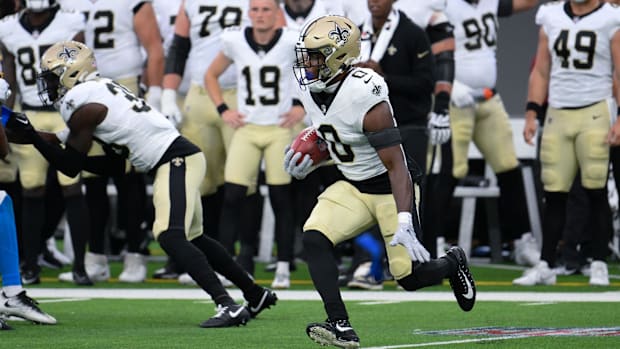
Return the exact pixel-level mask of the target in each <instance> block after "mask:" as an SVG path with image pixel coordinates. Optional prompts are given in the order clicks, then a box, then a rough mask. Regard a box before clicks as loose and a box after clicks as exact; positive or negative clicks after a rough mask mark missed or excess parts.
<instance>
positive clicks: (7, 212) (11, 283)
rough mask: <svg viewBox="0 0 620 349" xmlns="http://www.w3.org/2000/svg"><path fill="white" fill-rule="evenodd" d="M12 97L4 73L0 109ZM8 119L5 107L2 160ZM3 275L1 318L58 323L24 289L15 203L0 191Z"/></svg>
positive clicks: (1, 324) (0, 264)
mask: <svg viewBox="0 0 620 349" xmlns="http://www.w3.org/2000/svg"><path fill="white" fill-rule="evenodd" d="M10 95H11V89H10V88H9V84H8V83H7V82H6V80H4V79H3V78H2V73H1V72H0V105H1V104H4V103H5V102H6V100H7V99H8V98H9V96H10ZM8 116H9V114H8V109H4V107H3V108H2V115H1V116H0V121H1V122H0V160H3V159H4V158H5V157H6V156H7V155H8V153H9V143H8V142H7V138H6V134H5V133H4V125H5V123H6V122H7V121H8ZM0 275H1V276H2V293H1V294H0V314H4V315H12V316H17V317H20V318H23V319H26V320H30V321H33V322H36V323H40V324H48V325H53V324H55V323H56V319H55V318H54V317H52V316H50V315H48V314H46V313H45V312H43V311H42V310H41V309H39V307H38V306H37V303H36V301H34V300H33V299H32V298H30V297H28V295H26V290H24V289H23V288H22V280H21V275H20V273H19V252H18V246H17V231H16V229H15V213H14V212H13V201H12V200H11V197H10V196H9V195H8V194H7V193H6V192H5V191H4V190H0ZM11 329H12V328H11V326H9V325H8V324H7V323H6V322H5V321H4V320H3V319H2V318H0V330H11Z"/></svg>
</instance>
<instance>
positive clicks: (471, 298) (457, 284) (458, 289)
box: [446, 246, 476, 311]
mask: <svg viewBox="0 0 620 349" xmlns="http://www.w3.org/2000/svg"><path fill="white" fill-rule="evenodd" d="M446 256H447V258H450V259H451V260H452V261H454V262H455V263H456V265H457V269H456V273H454V275H452V276H450V287H452V291H453V292H454V297H456V301H457V302H458V303H459V306H460V307H461V309H463V311H470V310H471V309H472V308H473V307H474V303H476V283H475V282H474V278H473V277H472V276H471V273H470V272H469V267H468V266H467V256H466V255H465V251H463V249H462V248H460V247H458V246H455V247H452V248H450V249H449V250H448V252H446Z"/></svg>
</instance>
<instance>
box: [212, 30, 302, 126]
mask: <svg viewBox="0 0 620 349" xmlns="http://www.w3.org/2000/svg"><path fill="white" fill-rule="evenodd" d="M297 36H298V35H297V32H296V31H293V30H289V29H287V28H282V29H280V30H278V31H277V32H276V36H275V37H274V39H273V40H272V42H271V43H270V44H269V45H259V44H257V43H256V42H254V39H253V38H252V28H251V27H244V28H240V27H232V28H227V29H226V30H225V31H224V32H223V33H222V35H221V41H222V53H223V54H224V55H225V56H226V57H228V58H229V59H230V60H231V61H233V62H234V63H235V67H236V74H237V108H238V110H239V112H240V113H241V114H243V115H245V117H246V119H245V122H247V123H250V124H256V125H277V124H279V123H280V121H281V120H280V116H281V115H282V114H284V113H286V112H288V111H289V109H291V106H292V103H293V90H294V85H293V84H294V83H295V80H294V74H293V64H294V63H295V60H296V56H295V44H296V43H297Z"/></svg>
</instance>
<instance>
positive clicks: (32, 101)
mask: <svg viewBox="0 0 620 349" xmlns="http://www.w3.org/2000/svg"><path fill="white" fill-rule="evenodd" d="M21 15H23V12H19V13H16V14H13V15H11V16H7V17H4V18H3V19H2V20H0V41H2V43H3V44H4V46H5V47H6V49H7V50H8V51H9V52H10V53H11V54H13V56H15V74H16V77H17V85H18V87H19V92H20V94H21V97H22V103H24V104H28V105H30V106H35V107H38V106H42V105H43V104H42V102H41V99H39V92H38V89H37V72H38V71H39V70H40V64H41V56H42V55H43V53H45V51H46V50H47V49H48V48H49V47H50V46H52V45H54V44H55V43H57V42H58V41H64V40H72V39H73V38H74V37H75V35H76V34H78V33H80V32H83V31H84V22H83V18H82V15H81V14H79V13H75V12H70V11H65V10H58V12H56V15H55V16H54V19H53V20H52V21H51V22H50V23H49V24H48V25H47V26H46V27H45V28H44V29H43V30H42V31H41V32H39V31H36V30H33V29H32V28H30V27H29V26H27V25H25V24H24V23H23V22H22V21H20V17H21Z"/></svg>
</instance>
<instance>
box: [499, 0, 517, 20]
mask: <svg viewBox="0 0 620 349" xmlns="http://www.w3.org/2000/svg"><path fill="white" fill-rule="evenodd" d="M512 2H513V0H499V2H498V3H497V16H498V17H508V16H510V15H512V8H513V3H512Z"/></svg>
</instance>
